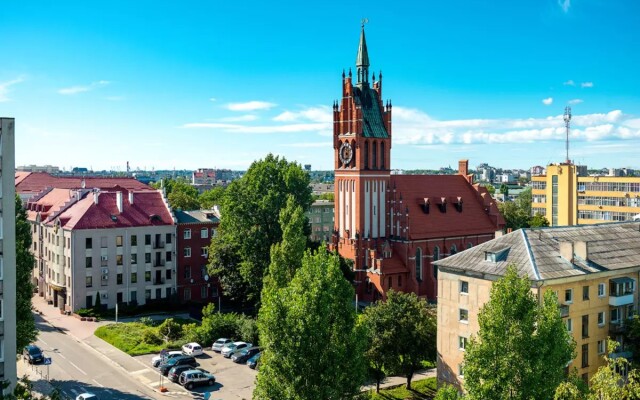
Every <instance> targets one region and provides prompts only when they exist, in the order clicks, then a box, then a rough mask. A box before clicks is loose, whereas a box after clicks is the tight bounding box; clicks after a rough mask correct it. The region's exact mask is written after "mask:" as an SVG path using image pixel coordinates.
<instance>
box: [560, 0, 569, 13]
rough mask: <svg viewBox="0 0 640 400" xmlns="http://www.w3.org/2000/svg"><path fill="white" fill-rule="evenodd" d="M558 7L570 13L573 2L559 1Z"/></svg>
mask: <svg viewBox="0 0 640 400" xmlns="http://www.w3.org/2000/svg"><path fill="white" fill-rule="evenodd" d="M558 5H559V6H560V7H561V8H562V11H564V12H568V11H569V7H571V0H558Z"/></svg>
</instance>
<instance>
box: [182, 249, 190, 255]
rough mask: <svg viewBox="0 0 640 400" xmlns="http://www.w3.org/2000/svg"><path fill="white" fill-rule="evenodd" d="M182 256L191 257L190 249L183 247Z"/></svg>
mask: <svg viewBox="0 0 640 400" xmlns="http://www.w3.org/2000/svg"><path fill="white" fill-rule="evenodd" d="M182 255H183V256H185V257H191V247H185V248H184V250H183V254H182Z"/></svg>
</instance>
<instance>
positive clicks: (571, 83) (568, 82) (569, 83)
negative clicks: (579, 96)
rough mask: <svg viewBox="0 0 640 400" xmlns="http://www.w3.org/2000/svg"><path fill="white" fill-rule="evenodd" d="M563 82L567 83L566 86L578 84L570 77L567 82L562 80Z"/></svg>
mask: <svg viewBox="0 0 640 400" xmlns="http://www.w3.org/2000/svg"><path fill="white" fill-rule="evenodd" d="M562 84H563V85H565V86H575V85H576V83H575V82H574V81H573V79H569V80H568V81H566V82H562Z"/></svg>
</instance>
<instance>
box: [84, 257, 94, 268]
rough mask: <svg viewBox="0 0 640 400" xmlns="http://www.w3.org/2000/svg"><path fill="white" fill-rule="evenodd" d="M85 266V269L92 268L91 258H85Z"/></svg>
mask: <svg viewBox="0 0 640 400" xmlns="http://www.w3.org/2000/svg"><path fill="white" fill-rule="evenodd" d="M85 266H86V267H87V268H91V267H92V266H93V258H91V257H86V258H85Z"/></svg>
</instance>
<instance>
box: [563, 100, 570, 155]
mask: <svg viewBox="0 0 640 400" xmlns="http://www.w3.org/2000/svg"><path fill="white" fill-rule="evenodd" d="M562 119H564V126H565V128H566V129H567V142H566V147H567V164H571V160H569V129H570V128H571V107H569V106H566V107H565V108H564V116H563V117H562Z"/></svg>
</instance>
